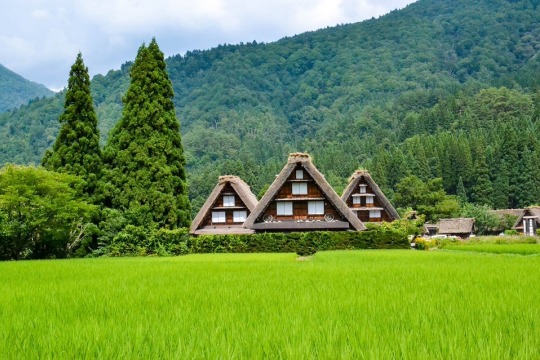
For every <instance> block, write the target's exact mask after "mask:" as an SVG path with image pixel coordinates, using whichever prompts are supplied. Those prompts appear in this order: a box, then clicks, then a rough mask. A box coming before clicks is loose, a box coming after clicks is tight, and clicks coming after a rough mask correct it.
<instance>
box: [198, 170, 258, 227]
mask: <svg viewBox="0 0 540 360" xmlns="http://www.w3.org/2000/svg"><path fill="white" fill-rule="evenodd" d="M256 205H257V198H256V197H255V195H253V193H252V192H251V188H250V187H249V185H248V184H246V183H245V182H244V181H243V180H242V179H240V178H239V177H237V176H232V175H226V176H220V177H219V181H218V183H217V185H216V186H215V187H214V190H213V191H212V193H211V194H210V196H209V197H208V199H207V200H206V202H205V203H204V205H203V206H202V208H201V210H200V211H199V213H198V214H197V216H196V217H195V219H194V220H193V222H192V223H191V228H190V230H189V232H190V233H191V234H194V235H203V234H251V233H253V231H252V230H250V229H245V228H243V227H242V225H243V224H244V222H245V221H246V219H247V217H248V216H249V214H250V213H251V212H252V211H253V209H254V208H255V206H256Z"/></svg>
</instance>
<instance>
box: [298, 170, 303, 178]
mask: <svg viewBox="0 0 540 360" xmlns="http://www.w3.org/2000/svg"><path fill="white" fill-rule="evenodd" d="M303 178H304V170H296V180H302V179H303Z"/></svg>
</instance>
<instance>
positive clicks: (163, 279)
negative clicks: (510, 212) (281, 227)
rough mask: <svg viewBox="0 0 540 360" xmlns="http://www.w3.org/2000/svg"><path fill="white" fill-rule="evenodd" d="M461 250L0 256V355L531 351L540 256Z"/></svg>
mask: <svg viewBox="0 0 540 360" xmlns="http://www.w3.org/2000/svg"><path fill="white" fill-rule="evenodd" d="M513 246H518V245H513ZM532 246H540V245H532ZM469 250H470V249H469ZM469 250H467V251H456V250H438V251H413V250H410V251H407V250H365V251H336V252H321V253H317V254H316V255H315V256H314V257H313V258H308V259H302V260H304V261H298V259H297V257H296V255H294V254H209V255H188V256H184V257H174V258H120V259H112V258H100V259H82V260H56V261H27V262H5V263H0V358H2V359H25V358H28V359H79V358H82V359H87V358H92V359H96V358H97V359H111V358H113V359H233V358H237V359H259V358H271V359H395V358H399V359H539V358H540V256H539V255H535V254H536V253H534V254H532V255H520V254H519V253H511V254H509V253H503V254H494V253H486V252H477V251H469Z"/></svg>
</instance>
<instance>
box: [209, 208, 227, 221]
mask: <svg viewBox="0 0 540 360" xmlns="http://www.w3.org/2000/svg"><path fill="white" fill-rule="evenodd" d="M212 222H213V223H224V222H225V211H213V212H212Z"/></svg>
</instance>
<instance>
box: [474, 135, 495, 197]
mask: <svg viewBox="0 0 540 360" xmlns="http://www.w3.org/2000/svg"><path fill="white" fill-rule="evenodd" d="M475 153H476V159H475V160H476V163H475V169H474V175H475V179H476V183H475V184H474V185H473V187H472V193H471V198H472V200H473V201H474V202H475V203H476V204H478V205H488V206H491V196H492V194H493V186H492V184H491V179H490V178H489V168H488V165H487V160H486V150H485V143H484V141H483V139H481V138H480V139H479V141H478V144H477V146H476V152H475Z"/></svg>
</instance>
